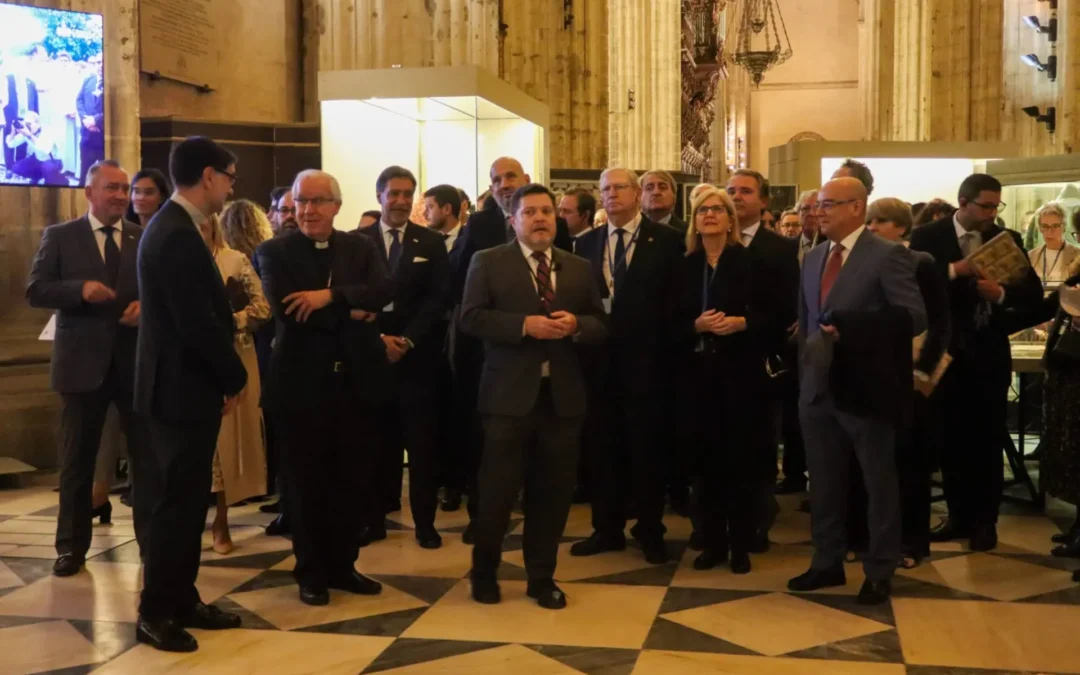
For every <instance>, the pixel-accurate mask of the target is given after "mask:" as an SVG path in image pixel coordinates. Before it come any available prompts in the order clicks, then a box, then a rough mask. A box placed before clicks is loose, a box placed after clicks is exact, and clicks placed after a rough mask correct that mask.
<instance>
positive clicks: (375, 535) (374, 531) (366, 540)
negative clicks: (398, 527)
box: [360, 525, 386, 548]
mask: <svg viewBox="0 0 1080 675" xmlns="http://www.w3.org/2000/svg"><path fill="white" fill-rule="evenodd" d="M383 539H386V526H385V525H368V526H367V527H366V528H364V531H363V533H361V535H360V548H363V547H365V546H368V545H370V544H374V543H375V542H377V541H382V540H383Z"/></svg>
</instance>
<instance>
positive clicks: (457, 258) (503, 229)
mask: <svg viewBox="0 0 1080 675" xmlns="http://www.w3.org/2000/svg"><path fill="white" fill-rule="evenodd" d="M489 176H490V177H491V199H493V200H494V201H495V202H496V205H497V208H490V207H488V208H484V209H483V210H481V211H477V212H476V213H474V214H472V215H471V216H469V220H468V222H467V223H465V227H464V228H463V229H462V231H461V234H460V235H459V236H458V240H457V242H455V244H454V247H453V249H452V250H451V252H450V285H451V292H452V303H453V305H454V306H455V307H457V306H459V305H461V298H462V295H463V293H464V290H465V277H466V275H467V274H468V272H469V264H470V263H471V262H472V258H473V256H474V255H475V254H476V253H478V252H479V251H483V250H485V249H489V248H494V247H496V246H505V245H506V244H507V243H508V242H512V241H516V240H517V239H516V235H515V234H514V229H513V228H512V227H511V226H510V212H511V207H510V201H511V199H512V198H513V196H514V193H515V192H516V191H517V189H518V188H520V187H522V186H524V185H528V184H529V183H532V182H533V181H532V178H531V177H530V176H529V174H527V173H525V169H524V168H523V167H522V166H521V162H519V161H518V160H516V159H514V158H512V157H500V158H499V159H496V160H495V161H494V162H493V163H492V165H491V170H490V171H489ZM555 247H556V248H560V249H562V250H564V251H568V252H570V253H573V251H574V239H573V237H571V236H570V228H569V227H568V226H567V224H566V221H565V220H563V219H562V218H557V219H556V222H555ZM454 330H455V334H454V353H453V356H452V358H453V360H454V373H455V378H456V379H455V383H454V387H455V390H456V392H455V396H454V401H455V405H456V406H457V410H456V412H455V415H454V418H455V420H457V423H458V424H461V425H462V426H461V428H459V429H457V430H455V431H453V432H451V433H452V434H453V435H455V437H457V438H460V439H465V442H467V443H468V445H469V448H470V450H471V452H467V453H465V454H466V455H468V457H467V458H461V457H460V454H461V453H459V459H458V460H456V461H458V462H460V463H463V464H464V465H465V466H461V467H459V468H458V470H457V471H455V470H454V467H453V466H447V467H446V473H447V474H448V475H449V476H455V475H456V476H458V478H457V479H456V480H457V482H459V484H458V485H447V486H446V487H448V488H450V489H451V490H455V489H460V490H465V489H470V488H471V487H475V482H476V481H475V480H474V479H475V476H476V471H477V469H478V468H479V457H480V448H481V442H480V440H481V439H480V431H479V419H478V418H477V417H476V397H477V395H478V392H479V389H480V367H481V366H482V365H483V362H484V349H483V346H482V344H481V343H480V341H479V340H477V339H476V338H473V337H471V336H468V335H465V334H463V333H462V332H461V331H460V330H458V329H457V328H456V327H455V329H454ZM448 482H453V481H452V480H451V479H448ZM468 508H469V517H470V519H472V518H475V516H476V491H475V490H470V493H469V500H468ZM464 539H465V543H467V544H468V543H472V528H471V526H470V528H469V529H468V530H466V531H465V534H464Z"/></svg>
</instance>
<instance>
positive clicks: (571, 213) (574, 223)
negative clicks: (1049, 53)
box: [559, 188, 596, 243]
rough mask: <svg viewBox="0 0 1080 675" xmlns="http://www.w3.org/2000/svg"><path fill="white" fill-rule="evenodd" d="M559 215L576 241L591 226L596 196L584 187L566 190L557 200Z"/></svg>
mask: <svg viewBox="0 0 1080 675" xmlns="http://www.w3.org/2000/svg"><path fill="white" fill-rule="evenodd" d="M559 217H560V218H562V219H563V220H565V221H566V225H567V227H568V228H569V230H570V236H571V237H573V238H574V242H575V243H576V242H577V240H578V239H580V238H581V236H582V235H584V234H585V233H586V232H588V231H589V230H591V229H592V228H593V219H594V218H595V217H596V197H594V196H593V193H592V192H590V191H589V190H586V189H585V188H573V189H570V190H567V191H566V193H565V194H563V196H562V199H560V200H559Z"/></svg>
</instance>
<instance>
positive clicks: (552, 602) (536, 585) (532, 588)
mask: <svg viewBox="0 0 1080 675" xmlns="http://www.w3.org/2000/svg"><path fill="white" fill-rule="evenodd" d="M525 595H527V596H529V597H530V598H532V599H533V600H536V604H538V605H540V606H541V607H543V608H544V609H562V608H564V607H566V594H565V593H563V592H562V589H561V588H559V587H558V586H556V585H555V582H554V581H551V580H550V579H549V580H547V581H536V582H533V581H530V582H529V585H528V586H527V587H526V588H525Z"/></svg>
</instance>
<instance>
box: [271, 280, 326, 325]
mask: <svg viewBox="0 0 1080 675" xmlns="http://www.w3.org/2000/svg"><path fill="white" fill-rule="evenodd" d="M333 299H334V296H333V294H332V293H331V292H330V289H329V288H324V289H322V290H318V291H297V292H295V293H290V294H288V295H286V296H285V298H284V299H283V300H282V302H283V303H284V304H285V316H289V315H291V314H292V313H293V312H296V320H297V321H298V322H300V323H304V322H305V321H307V320H308V318H309V317H311V314H312V313H313V312H315V311H317V310H320V309H322V308H323V307H326V306H327V305H329V304H330V301H331V300H333Z"/></svg>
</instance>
